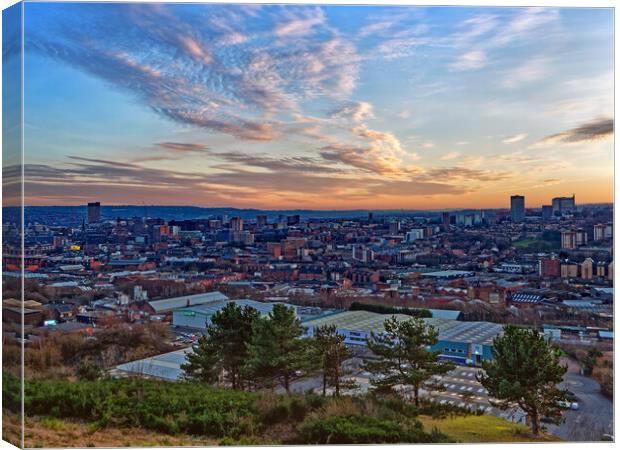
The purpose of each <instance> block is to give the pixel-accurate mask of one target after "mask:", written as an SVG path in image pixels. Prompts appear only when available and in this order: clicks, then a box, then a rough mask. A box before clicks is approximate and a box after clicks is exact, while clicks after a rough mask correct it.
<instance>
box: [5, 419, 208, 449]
mask: <svg viewBox="0 0 620 450" xmlns="http://www.w3.org/2000/svg"><path fill="white" fill-rule="evenodd" d="M2 426H3V430H2V437H3V439H5V440H7V441H9V442H11V443H12V444H14V445H18V444H19V434H20V433H19V431H20V423H19V418H18V417H17V416H16V415H10V414H6V412H5V413H4V417H3V421H2ZM24 439H25V446H26V447H27V448H50V447H51V448H60V447H82V448H83V447H162V446H165V447H185V446H215V445H218V441H217V440H214V439H207V438H201V437H196V436H187V435H181V436H170V435H168V434H163V433H156V432H152V431H147V430H144V429H141V428H104V429H101V430H93V429H92V428H91V427H89V426H88V424H84V423H77V422H70V421H65V420H58V419H49V418H43V419H27V420H26V430H25V436H24Z"/></svg>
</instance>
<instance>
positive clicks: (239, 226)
mask: <svg viewBox="0 0 620 450" xmlns="http://www.w3.org/2000/svg"><path fill="white" fill-rule="evenodd" d="M230 228H232V230H233V231H243V219H242V218H241V217H233V218H232V219H230Z"/></svg>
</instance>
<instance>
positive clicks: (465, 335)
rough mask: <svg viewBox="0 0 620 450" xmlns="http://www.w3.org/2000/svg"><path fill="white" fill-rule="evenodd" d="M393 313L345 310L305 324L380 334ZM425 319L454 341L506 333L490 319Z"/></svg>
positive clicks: (488, 341)
mask: <svg viewBox="0 0 620 450" xmlns="http://www.w3.org/2000/svg"><path fill="white" fill-rule="evenodd" d="M393 315H394V316H395V317H396V318H397V319H398V320H408V319H411V316H408V315H405V314H393ZM390 317H392V314H378V313H373V312H369V311H345V312H342V313H339V314H332V315H329V316H325V317H321V318H318V319H315V320H309V321H307V322H305V323H304V326H307V327H320V326H323V325H335V326H336V328H338V329H341V330H351V331H365V332H374V333H379V332H381V331H383V330H384V328H383V323H384V321H385V320H386V319H389V318H390ZM424 321H425V322H426V323H427V324H429V325H432V326H433V327H435V328H436V329H437V330H438V331H439V339H440V340H444V341H452V342H467V343H469V342H473V343H477V344H487V345H491V344H492V341H493V338H494V337H496V336H497V335H499V334H500V333H501V332H502V329H503V326H502V325H499V324H495V323H490V322H458V321H456V320H451V319H446V318H428V319H424Z"/></svg>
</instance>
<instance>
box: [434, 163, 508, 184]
mask: <svg viewBox="0 0 620 450" xmlns="http://www.w3.org/2000/svg"><path fill="white" fill-rule="evenodd" d="M426 174H427V176H428V177H430V178H433V179H439V180H442V181H455V180H467V181H484V182H491V181H501V180H505V179H506V178H510V176H511V174H510V173H509V172H493V171H490V170H478V169H470V168H467V167H460V166H455V167H446V168H437V169H431V170H429V171H427V172H426Z"/></svg>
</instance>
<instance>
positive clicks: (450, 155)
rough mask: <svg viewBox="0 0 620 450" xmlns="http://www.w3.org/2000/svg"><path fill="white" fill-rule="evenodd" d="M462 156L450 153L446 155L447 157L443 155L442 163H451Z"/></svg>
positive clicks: (458, 153)
mask: <svg viewBox="0 0 620 450" xmlns="http://www.w3.org/2000/svg"><path fill="white" fill-rule="evenodd" d="M460 156H461V153H460V152H450V153H446V154H445V155H443V156H442V157H441V158H439V159H441V160H442V161H450V160H452V159H456V158H458V157H460Z"/></svg>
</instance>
